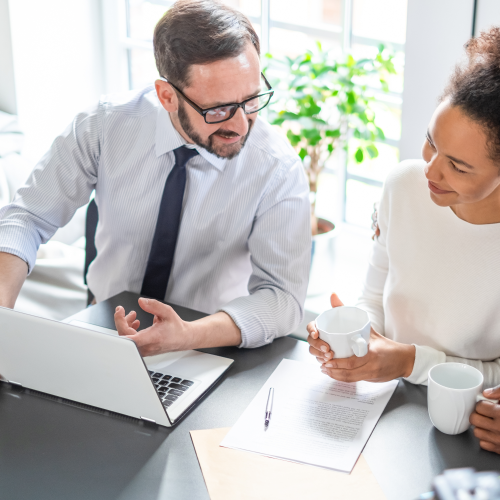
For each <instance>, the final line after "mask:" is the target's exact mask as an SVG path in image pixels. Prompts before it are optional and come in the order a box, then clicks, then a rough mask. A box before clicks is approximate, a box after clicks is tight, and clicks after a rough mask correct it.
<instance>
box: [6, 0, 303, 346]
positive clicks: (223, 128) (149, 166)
mask: <svg viewBox="0 0 500 500" xmlns="http://www.w3.org/2000/svg"><path fill="white" fill-rule="evenodd" d="M154 50H155V58H156V64H157V68H158V71H159V73H160V75H161V77H162V78H161V79H159V80H157V81H156V82H155V88H152V87H149V88H146V89H143V90H141V91H140V92H133V93H129V94H127V95H125V96H111V97H107V98H104V99H103V100H101V102H100V103H99V104H98V106H97V107H95V108H94V109H92V110H90V111H88V112H85V113H81V114H80V115H78V116H77V117H76V118H75V120H74V122H73V123H72V124H71V126H70V127H68V129H67V130H66V131H65V132H64V133H63V134H62V135H61V136H59V137H58V138H57V139H56V140H55V142H54V144H53V146H52V148H51V150H50V151H49V153H48V154H47V155H45V156H44V157H43V158H42V160H41V161H40V163H39V164H38V165H37V166H36V167H35V169H34V171H33V173H32V175H31V177H30V178H29V180H28V182H27V184H26V185H25V186H24V187H22V188H21V189H20V190H19V191H18V193H17V196H16V198H15V200H14V202H13V203H12V204H11V205H9V206H7V207H5V208H4V209H3V210H2V211H0V252H1V253H0V305H2V306H7V307H13V306H14V303H15V300H16V298H17V295H18V293H19V291H20V289H21V286H22V284H23V282H24V279H25V278H26V273H27V271H28V272H30V271H31V269H32V268H33V265H34V263H35V259H36V251H37V249H38V247H39V245H40V244H41V243H44V242H46V241H47V240H48V239H50V238H51V237H52V235H53V234H54V232H55V231H56V230H57V228H58V227H61V226H64V225H65V224H66V223H67V222H68V221H69V220H70V219H71V217H72V216H73V214H74V212H75V210H76V209H77V208H78V207H80V206H82V205H84V204H86V203H87V202H88V200H89V196H90V194H91V192H92V191H93V190H94V189H95V193H96V195H95V200H96V203H97V205H98V208H99V225H98V228H97V232H96V240H95V241H96V248H97V257H96V259H95V260H94V262H93V263H92V264H91V266H90V269H89V272H88V278H87V282H88V285H89V289H90V290H91V291H92V293H93V294H94V295H95V298H96V300H97V301H102V300H104V299H106V298H108V297H110V296H113V295H115V294H117V293H119V292H121V291H123V290H129V291H134V292H141V293H142V294H143V295H146V296H148V297H154V298H155V299H158V300H165V301H169V302H172V303H176V304H179V305H183V306H187V307H191V308H193V309H198V310H201V311H204V312H207V313H210V316H208V317H207V318H204V319H202V320H199V321H195V322H192V323H186V322H183V321H182V320H181V319H180V318H179V317H178V316H177V315H176V314H175V313H174V311H173V310H172V309H171V308H170V307H168V306H166V305H164V304H162V303H160V302H158V301H157V300H152V299H149V300H148V299H141V300H140V301H139V305H140V306H141V307H142V308H143V309H144V310H146V311H148V312H151V313H153V314H155V316H156V317H155V323H154V325H153V326H152V327H151V328H148V329H145V330H142V331H141V332H138V333H137V332H136V329H137V328H138V326H139V325H138V321H136V320H135V313H134V312H132V313H130V314H129V315H127V316H125V311H124V310H123V308H118V310H117V312H116V315H115V321H116V325H117V329H118V331H119V333H120V334H121V335H127V336H129V337H130V338H132V339H133V340H134V341H135V342H136V343H137V345H138V346H139V349H140V351H141V353H142V354H143V355H151V354H156V353H160V352H167V351H172V350H183V349H192V348H201V347H215V346H223V345H235V346H240V347H257V346H260V345H263V344H267V343H270V342H272V341H273V339H275V338H277V337H280V336H283V335H286V334H288V333H290V332H291V331H292V330H293V329H294V328H295V327H296V325H297V324H298V323H299V322H300V319H301V316H302V308H303V301H304V299H305V292H306V287H307V277H308V271H309V264H310V251H311V246H310V228H309V223H310V222H309V210H310V209H309V201H308V185H307V182H306V179H305V175H304V173H303V170H302V167H301V163H300V161H299V159H298V157H297V155H296V154H295V153H294V151H293V149H292V148H291V147H290V145H288V143H287V142H286V140H284V139H283V138H281V137H280V136H279V135H278V134H277V133H276V132H275V131H273V130H272V129H271V127H270V126H269V125H267V124H266V123H265V122H264V121H261V120H260V119H257V112H258V111H259V110H260V109H262V108H263V107H265V106H266V105H267V103H268V102H269V99H270V96H271V94H272V92H271V90H270V86H269V84H268V83H267V81H266V80H265V78H264V77H263V75H261V70H260V63H259V50H260V47H259V40H258V37H257V34H256V33H255V31H254V30H253V28H252V26H251V24H250V22H249V21H248V19H247V18H246V17H245V16H243V15H242V14H240V13H238V12H237V11H235V10H233V9H231V8H229V7H227V6H224V5H223V4H221V3H218V2H213V1H208V0H195V1H188V0H180V1H179V2H177V3H175V4H174V5H173V7H172V8H171V9H170V10H169V11H168V12H167V13H166V14H165V16H164V17H163V18H162V19H161V20H160V21H159V23H158V25H157V26H156V29H155V33H154ZM228 103H229V104H228Z"/></svg>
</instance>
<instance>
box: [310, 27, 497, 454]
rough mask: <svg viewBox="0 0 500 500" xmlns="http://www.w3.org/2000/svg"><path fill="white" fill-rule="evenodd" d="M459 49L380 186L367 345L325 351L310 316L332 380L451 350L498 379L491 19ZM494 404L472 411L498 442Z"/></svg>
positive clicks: (390, 369)
mask: <svg viewBox="0 0 500 500" xmlns="http://www.w3.org/2000/svg"><path fill="white" fill-rule="evenodd" d="M466 51H467V62H466V63H465V64H464V65H462V66H459V67H457V69H456V70H455V72H454V74H453V76H452V78H451V81H450V83H449V85H448V87H447V88H446V90H445V92H444V94H443V96H442V98H441V103H440V104H439V106H438V107H437V109H436V111H435V112H434V115H433V116H432V119H431V121H430V123H429V127H428V130H427V133H426V137H425V142H424V145H423V148H422V157H423V161H416V160H412V161H405V162H403V163H402V164H401V165H400V166H398V167H397V168H395V169H394V170H393V171H392V172H391V174H390V175H389V176H388V178H387V180H386V183H385V186H384V191H383V195H382V200H381V203H380V208H379V212H378V229H379V231H377V233H378V236H377V237H376V239H375V242H374V248H373V254H372V257H371V260H370V266H369V270H368V274H367V277H366V281H365V286H364V290H363V293H362V297H361V299H360V302H359V306H360V307H362V308H363V309H365V310H366V311H367V312H368V313H369V315H370V319H371V322H372V327H373V328H372V332H371V340H370V349H369V353H368V354H367V355H366V356H365V357H363V358H356V357H351V358H347V359H335V360H333V359H332V358H333V353H332V352H331V351H330V349H329V346H328V344H326V343H325V342H322V341H321V340H320V339H319V338H318V333H317V331H316V329H315V326H314V324H313V323H311V324H309V325H308V332H309V338H308V342H309V344H310V352H311V354H313V355H314V356H316V357H317V358H318V361H319V362H320V363H321V370H322V371H323V372H324V373H325V374H327V375H329V376H330V377H332V378H334V379H336V380H343V381H349V382H351V381H357V380H370V381H374V382H381V381H386V380H391V379H394V378H396V377H404V378H405V379H406V380H408V381H409V382H412V383H414V384H425V383H426V381H427V374H428V371H429V369H430V368H431V367H432V366H434V365H436V364H438V363H444V362H460V363H466V364H469V365H472V366H474V367H476V368H478V369H479V370H480V371H481V372H482V373H483V374H484V379H485V384H484V385H485V387H492V386H494V385H498V384H500V29H499V28H493V29H491V30H490V31H488V32H485V33H482V34H481V35H480V36H479V37H477V38H474V39H472V40H471V41H470V42H469V43H468V45H467V48H466ZM338 305H341V302H340V301H339V299H338V298H337V297H336V296H335V295H333V296H332V306H333V307H335V306H338ZM497 392H500V391H497ZM492 394H496V392H494V393H492V392H489V393H488V394H487V397H490V398H491V397H494V396H492ZM485 395H486V393H485ZM499 395H500V393H499ZM497 406H498V405H492V404H491V403H480V404H479V405H478V406H477V412H478V413H475V414H474V415H473V417H471V418H472V420H476V423H475V425H478V428H476V430H475V432H476V435H477V436H478V437H479V438H480V439H481V446H482V447H483V448H486V449H489V450H491V451H497V452H500V417H497V419H496V420H495V418H494V415H496V414H497V413H498V412H500V406H498V408H497ZM493 410H494V411H493ZM481 412H482V414H481V415H479V413H481ZM479 417H481V418H479ZM472 420H471V421H472ZM478 420H480V423H478Z"/></svg>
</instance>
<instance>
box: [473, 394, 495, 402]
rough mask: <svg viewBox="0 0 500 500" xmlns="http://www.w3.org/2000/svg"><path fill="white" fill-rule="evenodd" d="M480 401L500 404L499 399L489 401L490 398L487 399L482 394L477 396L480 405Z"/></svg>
mask: <svg viewBox="0 0 500 500" xmlns="http://www.w3.org/2000/svg"><path fill="white" fill-rule="evenodd" d="M479 401H489V402H490V403H495V404H498V401H499V400H498V399H489V398H485V397H484V396H483V395H482V394H478V395H477V396H476V403H479Z"/></svg>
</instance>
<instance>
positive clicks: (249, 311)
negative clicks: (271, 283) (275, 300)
mask: <svg viewBox="0 0 500 500" xmlns="http://www.w3.org/2000/svg"><path fill="white" fill-rule="evenodd" d="M262 299H263V297H258V294H254V295H248V296H245V297H238V298H237V299H234V300H232V301H231V302H229V303H228V304H226V305H225V306H224V307H221V308H220V311H223V312H225V313H226V314H228V315H229V316H231V318H232V320H233V321H234V322H235V324H236V326H237V327H238V328H239V329H240V331H241V344H240V345H239V346H238V347H247V348H253V347H260V346H263V345H265V344H270V343H271V342H272V341H273V340H274V339H275V338H276V337H277V336H279V335H278V332H277V328H276V326H275V324H276V320H277V318H276V317H274V315H273V313H272V311H271V308H270V307H268V306H267V304H265V301H264V300H262Z"/></svg>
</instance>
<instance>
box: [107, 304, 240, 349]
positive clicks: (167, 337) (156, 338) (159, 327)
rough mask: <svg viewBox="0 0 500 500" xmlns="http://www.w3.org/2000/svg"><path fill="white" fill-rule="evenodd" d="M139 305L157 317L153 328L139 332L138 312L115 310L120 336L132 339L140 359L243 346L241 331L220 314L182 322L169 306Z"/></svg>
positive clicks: (228, 317)
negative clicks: (169, 353) (201, 349)
mask: <svg viewBox="0 0 500 500" xmlns="http://www.w3.org/2000/svg"><path fill="white" fill-rule="evenodd" d="M139 306H140V307H141V308H142V309H143V310H144V311H146V312H148V313H151V314H153V315H154V319H153V326H150V327H149V328H145V329H144V330H141V331H140V332H138V331H137V329H138V328H139V326H140V322H139V320H137V319H136V318H137V314H136V313H135V311H132V312H130V313H129V314H127V315H125V310H124V309H123V307H121V306H118V307H117V308H116V311H115V324H116V329H117V330H118V334H119V335H122V336H124V337H127V338H129V339H131V340H133V341H134V342H135V343H136V345H137V347H138V348H139V352H140V353H141V356H154V355H155V354H161V353H164V352H172V351H185V350H188V349H200V348H203V347H222V346H235V345H239V344H241V332H240V330H239V328H238V327H237V326H236V324H235V323H234V321H233V320H232V319H231V317H230V316H229V315H227V314H226V313H224V312H218V313H216V314H212V315H211V316H207V317H206V318H202V319H199V320H197V321H191V322H189V321H183V320H182V319H181V318H180V317H179V316H178V314H177V313H176V312H175V311H174V310H173V309H172V307H170V306H169V305H167V304H163V303H162V302H158V301H157V300H154V299H145V298H140V299H139Z"/></svg>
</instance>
